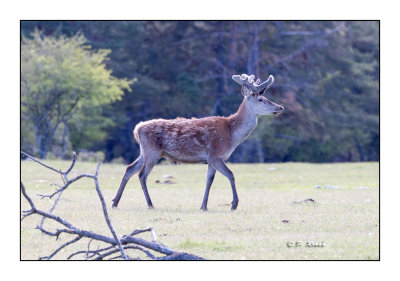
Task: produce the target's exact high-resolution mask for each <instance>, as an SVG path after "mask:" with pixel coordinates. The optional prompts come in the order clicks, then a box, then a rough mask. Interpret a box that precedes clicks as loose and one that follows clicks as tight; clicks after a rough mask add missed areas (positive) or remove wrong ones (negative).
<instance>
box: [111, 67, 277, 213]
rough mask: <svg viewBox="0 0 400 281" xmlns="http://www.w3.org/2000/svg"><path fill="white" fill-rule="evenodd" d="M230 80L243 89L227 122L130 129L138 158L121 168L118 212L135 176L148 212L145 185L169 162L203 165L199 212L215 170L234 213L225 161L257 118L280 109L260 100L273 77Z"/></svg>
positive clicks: (181, 121)
mask: <svg viewBox="0 0 400 281" xmlns="http://www.w3.org/2000/svg"><path fill="white" fill-rule="evenodd" d="M232 79H233V80H234V81H235V82H237V83H239V84H240V85H242V94H243V96H244V98H243V102H242V104H241V105H240V107H239V110H238V111H237V112H236V113H235V114H233V115H231V116H229V117H220V116H212V117H206V118H200V119H196V118H192V119H185V118H177V119H174V120H165V119H155V120H150V121H146V122H140V123H139V124H138V125H137V126H136V127H135V129H134V131H133V135H134V137H135V139H136V141H137V142H138V143H139V145H140V156H139V157H138V158H137V159H136V160H135V161H134V162H133V163H132V164H130V165H128V167H127V168H126V172H125V175H124V177H123V178H122V181H121V184H120V186H119V189H118V192H117V194H116V196H115V198H114V199H113V202H114V203H113V207H117V205H118V202H119V200H120V199H121V196H122V193H123V191H124V188H125V186H126V184H127V182H128V181H129V179H130V178H131V177H132V176H133V175H134V174H135V173H137V172H139V179H140V183H141V185H142V189H143V192H144V196H145V197H146V201H147V205H148V207H149V208H153V203H152V202H151V199H150V196H149V193H148V191H147V185H146V180H147V177H148V175H149V173H150V171H151V170H152V169H153V167H154V165H155V164H156V163H157V161H158V160H159V159H160V158H161V157H166V158H169V159H170V160H172V161H174V162H181V163H205V164H208V170H207V184H206V190H205V194H204V198H203V203H202V205H201V209H203V210H207V201H208V194H209V192H210V187H211V184H212V183H213V180H214V176H215V172H216V171H218V172H220V173H221V174H223V175H224V176H225V177H227V178H228V179H229V181H230V183H231V187H232V193H233V201H232V210H235V209H236V208H237V206H238V203H239V198H238V195H237V193H236V187H235V178H234V176H233V173H232V172H231V170H229V168H228V167H227V166H226V164H225V161H226V160H227V159H228V158H229V156H230V155H231V154H232V152H233V151H234V150H235V148H236V147H237V146H238V145H239V144H241V143H242V142H243V141H244V140H245V139H246V138H247V137H248V136H249V135H250V133H251V132H252V131H253V130H254V128H255V127H256V125H257V116H258V115H270V114H277V113H280V112H282V111H283V109H284V108H283V107H282V106H281V105H278V104H276V103H273V102H272V101H270V100H268V99H267V98H265V97H264V96H263V94H264V93H265V91H266V90H267V89H268V88H269V87H270V86H271V84H272V83H273V82H274V77H273V76H272V75H270V76H269V78H268V80H267V81H265V82H263V83H262V84H260V80H259V79H258V80H257V81H254V75H251V76H248V75H246V74H242V75H233V76H232Z"/></svg>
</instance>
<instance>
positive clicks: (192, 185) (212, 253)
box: [21, 161, 379, 260]
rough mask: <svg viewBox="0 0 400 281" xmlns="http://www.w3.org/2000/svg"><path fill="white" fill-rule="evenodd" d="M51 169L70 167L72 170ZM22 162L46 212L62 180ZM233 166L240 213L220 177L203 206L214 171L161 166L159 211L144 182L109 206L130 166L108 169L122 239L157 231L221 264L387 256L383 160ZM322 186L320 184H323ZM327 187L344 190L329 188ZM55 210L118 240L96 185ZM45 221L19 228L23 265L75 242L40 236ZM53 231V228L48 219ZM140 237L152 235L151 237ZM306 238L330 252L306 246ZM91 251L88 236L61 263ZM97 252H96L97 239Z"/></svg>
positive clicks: (59, 164) (105, 180)
mask: <svg viewBox="0 0 400 281" xmlns="http://www.w3.org/2000/svg"><path fill="white" fill-rule="evenodd" d="M46 163H48V164H49V165H51V166H53V167H56V168H60V169H63V170H65V169H66V168H67V167H68V166H69V164H70V162H68V161H46ZM21 165H22V166H21V169H22V172H21V174H22V182H23V183H24V185H25V187H26V188H27V192H28V193H29V194H30V195H31V197H32V198H33V200H34V201H35V202H36V204H37V206H38V207H40V208H43V209H44V210H47V209H48V208H50V206H51V202H49V200H48V199H44V200H40V199H39V197H37V196H36V195H35V194H36V193H47V194H49V193H50V192H52V191H54V186H53V187H52V186H50V184H51V183H53V182H56V183H60V182H61V179H60V177H59V176H57V175H55V174H54V173H53V172H51V171H50V170H47V169H45V168H43V167H41V166H40V165H38V164H36V163H33V162H31V161H23V162H22V164H21ZM228 166H229V167H230V168H231V170H232V171H233V172H234V174H235V178H236V184H237V191H238V195H239V199H240V202H239V207H238V209H237V210H236V211H231V210H230V202H231V201H232V192H231V188H230V185H229V181H228V180H227V179H226V178H225V177H223V176H222V175H221V174H218V173H217V175H216V177H215V181H214V184H213V186H212V188H211V192H210V198H209V202H208V209H209V210H208V211H207V212H204V211H201V210H200V206H201V201H202V198H203V193H204V188H205V181H206V171H207V166H206V165H178V166H172V165H157V166H156V167H155V168H154V170H153V172H152V173H151V174H150V176H149V180H148V187H149V192H150V196H151V198H152V201H153V204H154V206H155V209H154V210H149V209H147V205H146V202H145V198H144V195H143V192H142V189H141V188H140V183H139V180H138V178H137V176H134V177H133V178H132V179H131V181H130V182H129V183H128V185H127V188H126V190H125V193H124V195H123V197H122V199H121V201H120V204H119V207H118V208H117V209H111V199H112V198H113V197H114V195H115V193H116V191H117V188H118V186H119V183H120V180H121V178H122V175H123V173H124V170H125V168H124V166H123V165H118V164H104V165H102V167H101V168H100V176H99V181H100V185H101V188H102V191H103V194H104V197H105V199H106V202H107V203H108V207H109V212H110V216H111V220H112V223H113V225H114V227H115V229H116V231H117V233H118V234H119V235H122V234H126V233H129V232H131V231H132V230H134V229H136V228H146V227H150V226H152V227H154V229H155V232H156V234H157V236H158V240H159V241H160V242H161V243H163V244H165V245H167V246H168V247H170V248H172V249H174V250H181V251H186V252H190V253H193V254H196V255H199V256H202V257H204V258H207V259H216V260H218V259H234V260H248V259H267V260H276V259H279V260H281V259H282V260H287V259H289V260H299V259H300V260H303V259H307V260H321V259H324V260H330V259H339V260H341V259H354V260H365V259H373V260H375V259H379V166H378V163H345V164H303V163H285V164H251V165H249V164H228ZM95 167H96V164H95V163H83V162H79V161H78V162H77V164H76V166H75V168H74V170H73V172H72V173H71V176H73V175H77V174H79V173H94V170H95ZM163 175H171V176H172V177H173V178H172V179H171V181H172V182H173V183H172V184H162V183H156V181H157V180H160V181H161V182H163V181H164V180H165V179H164V178H163ZM317 185H319V186H321V188H316V186H317ZM326 185H332V186H336V187H340V188H338V189H334V188H326ZM360 187H362V188H361V189H360ZM306 199H312V200H313V201H314V202H312V201H311V200H308V201H304V200H306ZM21 205H22V209H28V204H27V202H26V201H25V199H24V198H22V199H21ZM55 214H57V215H60V216H62V217H64V218H65V219H67V220H69V221H70V222H71V223H73V224H75V225H76V226H78V227H81V228H84V229H88V230H92V231H96V232H99V233H102V234H105V235H108V236H110V237H111V234H110V233H109V231H108V228H107V226H106V223H105V221H104V217H103V214H102V211H101V206H100V201H99V199H98V197H97V193H96V191H95V188H94V185H93V182H92V181H91V180H89V179H82V180H80V181H78V182H77V183H74V184H72V185H71V186H70V187H69V188H68V189H67V190H66V191H65V192H64V194H63V197H62V200H61V201H60V203H59V205H58V207H57V209H56V212H55ZM38 223H39V218H38V217H36V216H30V217H28V218H26V219H25V220H23V221H22V222H21V258H22V259H23V260H25V259H37V258H38V257H39V256H46V255H48V254H50V253H51V252H52V251H53V250H54V249H56V248H57V247H58V246H59V245H61V244H62V243H65V242H66V241H68V240H70V238H69V237H68V236H67V235H64V236H63V235H61V236H60V239H59V240H58V241H55V239H54V238H49V237H47V236H45V235H42V234H41V233H40V232H39V231H38V230H35V227H36V225H37V224H38ZM45 226H47V227H48V228H51V227H54V225H53V224H51V223H49V222H47V223H45ZM53 229H54V228H53ZM141 235H142V237H144V238H147V239H150V235H149V234H148V233H143V234H141ZM297 241H301V245H299V246H298V247H295V246H293V247H288V242H289V244H290V243H296V242H297ZM308 242H310V243H311V242H313V243H323V244H324V246H323V247H307V243H308ZM86 245H87V241H82V240H81V241H79V244H77V245H72V246H70V248H68V247H67V248H66V249H65V250H64V251H62V252H60V253H58V254H57V255H56V256H55V257H54V258H55V259H65V258H66V257H67V256H68V254H69V253H71V252H72V251H73V250H77V249H78V248H79V247H81V248H80V249H82V248H83V249H86ZM294 245H295V244H294ZM91 246H92V247H93V248H97V245H95V243H93V244H92V245H91ZM132 255H133V256H135V255H136V256H137V255H139V254H132ZM139 256H140V255H139Z"/></svg>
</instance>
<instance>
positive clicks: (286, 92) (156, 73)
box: [21, 21, 379, 162]
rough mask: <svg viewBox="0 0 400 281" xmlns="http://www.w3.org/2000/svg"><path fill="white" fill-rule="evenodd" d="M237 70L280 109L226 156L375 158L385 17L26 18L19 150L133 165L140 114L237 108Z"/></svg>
mask: <svg viewBox="0 0 400 281" xmlns="http://www.w3.org/2000/svg"><path fill="white" fill-rule="evenodd" d="M241 73H248V74H255V75H256V77H258V78H260V79H261V80H263V79H264V80H265V79H266V78H267V77H268V75H269V74H272V75H274V77H275V83H274V84H273V85H272V87H271V88H270V89H269V91H268V94H267V97H268V98H269V99H271V100H272V101H274V102H276V103H279V104H282V105H283V106H284V107H285V111H284V113H283V114H281V115H279V116H278V117H275V116H274V117H262V118H259V125H258V126H257V128H256V130H255V131H254V132H253V134H252V135H251V136H250V137H249V138H248V139H247V140H246V141H245V142H244V143H243V144H241V145H240V146H239V147H238V148H237V149H236V151H235V152H234V154H233V155H232V156H231V158H230V161H232V162H281V161H306V162H332V161H333V162H342V161H378V160H379V22H378V21H346V22H343V21H22V22H21V146H22V150H24V151H26V152H28V153H31V154H34V155H36V156H39V157H41V158H51V157H53V158H54V157H56V158H69V157H70V156H71V153H72V151H78V152H80V153H81V157H82V158H83V157H84V156H85V155H86V157H87V158H88V159H90V157H94V158H100V159H96V160H103V159H102V158H105V159H104V160H105V161H117V162H118V161H119V162H122V161H124V162H131V161H132V160H134V159H135V158H136V156H137V155H138V154H139V151H138V149H139V146H138V145H137V144H136V143H135V141H134V139H133V136H132V131H133V128H134V126H135V125H136V124H137V123H139V122H140V121H143V120H148V119H152V118H175V117H177V116H180V117H193V116H194V117H198V118H200V117H205V116H210V115H221V116H222V115H224V116H228V115H230V114H232V113H234V112H235V111H236V110H237V108H238V107H239V105H240V103H241V100H242V95H241V94H240V87H239V86H238V85H237V84H236V83H235V82H234V81H233V80H232V79H231V76H232V75H233V74H241ZM88 151H90V152H93V153H88Z"/></svg>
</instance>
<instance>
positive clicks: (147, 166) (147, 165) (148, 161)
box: [139, 149, 161, 209]
mask: <svg viewBox="0 0 400 281" xmlns="http://www.w3.org/2000/svg"><path fill="white" fill-rule="evenodd" d="M143 152H144V165H143V168H142V170H141V171H140V172H139V180H140V183H141V185H142V189H143V193H144V196H145V197H146V202H147V206H148V207H149V209H152V208H154V206H153V203H152V202H151V199H150V195H149V192H148V191H147V184H146V182H147V177H148V176H149V174H150V172H151V170H152V169H153V167H154V166H155V165H156V164H157V161H158V159H160V157H161V151H158V150H153V149H151V150H148V151H143Z"/></svg>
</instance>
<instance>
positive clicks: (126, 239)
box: [21, 151, 202, 260]
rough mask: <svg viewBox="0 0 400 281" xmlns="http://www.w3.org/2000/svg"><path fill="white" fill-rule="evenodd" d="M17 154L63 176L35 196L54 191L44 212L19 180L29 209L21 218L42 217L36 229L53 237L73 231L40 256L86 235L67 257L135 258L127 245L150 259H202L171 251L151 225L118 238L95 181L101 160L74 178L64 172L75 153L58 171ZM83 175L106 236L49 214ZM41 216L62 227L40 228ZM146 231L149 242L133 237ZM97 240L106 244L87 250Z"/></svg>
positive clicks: (46, 258)
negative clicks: (90, 185) (49, 189)
mask: <svg viewBox="0 0 400 281" xmlns="http://www.w3.org/2000/svg"><path fill="white" fill-rule="evenodd" d="M21 154H23V155H25V156H26V157H28V158H30V159H32V160H34V161H35V162H37V163H39V164H41V165H42V166H44V167H46V168H48V169H50V170H52V171H54V172H56V173H58V174H61V175H62V179H63V180H64V186H62V187H60V188H59V189H57V191H56V192H54V193H53V194H51V195H42V194H39V196H41V197H42V198H46V197H47V198H52V197H53V196H54V195H56V194H58V196H57V199H56V200H55V202H54V203H53V205H52V207H51V208H50V210H49V211H48V212H44V211H41V210H38V209H37V208H36V206H35V204H34V203H33V201H32V199H31V198H30V197H29V195H28V194H27V193H26V190H25V186H24V185H23V184H22V182H21V193H22V195H23V196H24V198H25V199H26V200H27V201H28V203H29V205H30V207H31V209H30V210H25V211H22V218H21V220H22V219H24V218H25V217H27V216H30V215H33V214H36V215H39V216H41V217H42V221H41V224H40V225H38V226H36V229H38V230H40V231H41V233H43V234H46V235H49V236H54V237H56V240H57V239H58V238H59V236H60V234H61V233H65V234H69V235H77V236H76V237H75V238H74V239H72V240H70V241H68V242H66V243H64V244H62V245H61V246H60V247H58V248H57V249H56V250H55V251H54V252H53V253H51V254H50V255H49V256H45V257H40V258H39V259H40V260H49V259H51V258H53V257H54V256H55V255H56V254H57V253H58V252H59V251H60V250H62V249H63V248H65V247H67V246H68V245H71V244H73V243H75V242H77V241H79V240H80V239H82V238H86V239H90V241H89V243H88V245H87V249H85V250H80V251H76V252H74V253H72V254H70V255H69V256H68V258H67V259H71V258H72V257H74V256H76V255H78V254H84V255H85V258H86V259H99V260H101V259H105V258H108V259H118V258H122V259H125V260H126V259H135V258H131V257H129V256H128V255H127V254H126V253H125V250H127V249H131V250H138V251H141V252H143V253H145V254H146V256H147V257H148V258H150V259H152V260H163V259H164V260H177V259H190V260H199V259H202V258H200V257H198V256H195V255H191V254H187V253H180V252H176V251H173V250H171V249H169V248H168V247H166V246H164V245H162V244H160V243H158V242H156V240H157V238H156V234H155V231H154V229H153V228H152V227H149V228H146V229H136V230H134V231H133V232H131V233H130V234H128V235H124V236H122V239H119V238H118V235H117V233H116V232H115V230H114V228H113V226H112V224H111V220H110V218H109V216H108V212H107V208H106V204H105V200H104V197H103V194H102V192H101V189H100V185H99V182H98V174H99V170H100V165H101V163H100V162H99V163H98V165H97V167H96V171H95V174H94V175H91V174H81V175H78V176H76V177H75V178H73V179H71V180H69V179H68V177H67V175H68V173H69V172H70V171H71V170H72V168H73V167H74V165H75V162H76V155H75V154H74V158H73V160H72V163H71V166H70V167H69V168H68V170H67V171H66V172H62V171H61V170H57V169H55V168H52V167H50V166H48V165H45V164H43V163H42V162H40V161H39V160H37V159H35V158H34V157H32V156H30V155H29V154H27V153H25V152H23V151H21ZM83 177H88V178H92V179H93V181H94V184H95V188H96V191H97V194H98V196H99V199H100V202H101V205H102V208H103V215H104V218H105V220H106V222H107V225H108V228H109V229H110V232H111V233H112V237H108V236H104V235H101V234H97V233H94V232H92V231H88V230H84V229H79V228H77V227H75V226H73V225H72V224H71V223H69V222H68V221H67V220H65V219H63V218H61V217H59V216H56V215H54V214H52V212H53V211H54V209H55V208H56V206H57V203H58V202H59V199H60V197H61V195H62V194H63V191H64V190H65V189H67V187H68V186H69V185H70V184H71V183H74V182H76V181H77V180H79V179H81V178H83ZM45 219H51V220H53V221H56V222H58V223H60V224H61V225H63V226H64V227H65V228H61V229H56V230H55V231H49V230H46V229H44V228H43V222H44V220H45ZM147 231H149V232H150V233H151V237H152V242H149V241H147V240H144V239H142V238H138V237H133V236H134V235H137V234H139V233H143V232H147ZM94 240H96V241H99V242H103V243H106V244H108V246H106V247H103V248H99V247H100V246H98V248H97V250H91V249H90V244H91V243H92V241H94ZM150 250H152V251H155V252H157V253H161V254H164V255H165V256H162V257H157V256H155V255H154V254H153V253H152V252H151V251H150ZM118 252H119V253H120V254H119V255H117V256H114V257H110V256H111V255H113V254H115V253H118Z"/></svg>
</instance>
